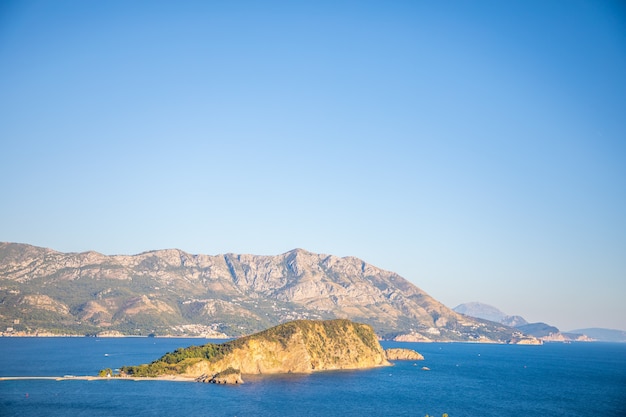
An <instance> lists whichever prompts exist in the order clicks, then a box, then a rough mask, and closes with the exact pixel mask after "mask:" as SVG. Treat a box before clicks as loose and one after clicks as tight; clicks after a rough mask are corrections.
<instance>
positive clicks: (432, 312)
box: [0, 243, 519, 341]
mask: <svg viewBox="0 0 626 417" xmlns="http://www.w3.org/2000/svg"><path fill="white" fill-rule="evenodd" d="M0 300H1V301H2V302H1V303H0V326H2V327H1V328H0V329H2V330H5V329H7V330H6V333H16V332H30V333H33V332H36V331H48V332H54V333H74V334H81V333H83V334H84V333H98V332H101V331H105V330H106V331H119V332H121V333H123V334H144V335H147V334H157V335H159V334H167V335H205V336H208V337H215V336H219V335H223V334H227V335H229V336H238V335H242V334H250V333H252V332H255V331H259V330H261V329H264V328H268V327H271V326H273V325H277V324H280V323H283V322H286V321H289V320H296V319H333V318H348V319H351V320H356V321H359V322H363V323H367V324H370V325H372V326H373V327H374V329H375V331H376V332H377V333H378V334H379V335H381V336H384V337H388V338H392V337H395V336H398V335H404V337H405V338H408V339H405V340H484V341H506V340H510V339H512V338H515V337H517V336H519V335H515V334H514V333H515V331H514V330H513V329H511V328H509V327H507V326H500V325H497V324H495V323H486V322H484V321H481V320H474V319H472V318H471V317H467V316H463V315H461V314H458V313H456V312H454V311H452V310H450V309H449V308H447V307H446V306H444V305H443V304H441V303H440V302H438V301H437V300H435V299H433V298H432V297H430V296H429V295H428V294H426V293H425V292H424V291H422V290H421V289H419V288H418V287H416V286H415V285H413V284H411V283H410V282H409V281H407V280H406V279H404V278H402V277H401V276H399V275H398V274H395V273H393V272H389V271H384V270H382V269H379V268H376V267H375V266H372V265H370V264H367V263H366V262H364V261H362V260H360V259H357V258H354V257H345V258H339V257H336V256H333V255H322V254H314V253H310V252H307V251H304V250H302V249H295V250H292V251H290V252H287V253H284V254H282V255H277V256H256V255H234V254H226V255H216V256H210V255H192V254H189V253H186V252H183V251H181V250H178V249H169V250H158V251H151V252H145V253H141V254H138V255H132V256H126V255H116V256H105V255H102V254H99V253H96V252H84V253H61V252H56V251H54V250H51V249H45V248H39V247H34V246H29V245H23V244H15V243H0Z"/></svg>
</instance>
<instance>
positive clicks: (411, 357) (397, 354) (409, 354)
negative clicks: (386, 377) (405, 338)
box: [385, 348, 424, 361]
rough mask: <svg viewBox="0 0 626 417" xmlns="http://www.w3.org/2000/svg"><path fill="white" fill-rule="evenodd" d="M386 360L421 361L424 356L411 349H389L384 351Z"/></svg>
mask: <svg viewBox="0 0 626 417" xmlns="http://www.w3.org/2000/svg"><path fill="white" fill-rule="evenodd" d="M385 354H386V355H387V360H390V361H422V360H424V356H422V354H421V353H418V352H416V351H414V350H413V349H402V348H391V349H385Z"/></svg>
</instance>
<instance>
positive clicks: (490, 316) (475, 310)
mask: <svg viewBox="0 0 626 417" xmlns="http://www.w3.org/2000/svg"><path fill="white" fill-rule="evenodd" d="M453 310H454V311H456V312H457V313H461V314H465V315H467V316H470V317H476V318H480V319H485V320H491V321H495V322H496V323H500V324H504V325H506V326H511V327H518V326H522V325H524V324H527V323H528V322H527V321H526V320H524V318H523V317H520V316H509V315H507V314H505V313H503V312H502V311H500V310H499V309H497V308H496V307H494V306H491V305H489V304H485V303H479V302H470V303H464V304H460V305H458V306H456V307H455V308H454V309H453Z"/></svg>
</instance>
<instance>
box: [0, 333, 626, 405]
mask: <svg viewBox="0 0 626 417" xmlns="http://www.w3.org/2000/svg"><path fill="white" fill-rule="evenodd" d="M205 342H206V340H204V339H161V338H122V339H98V338H0V376H63V375H96V374H97V372H98V371H99V370H100V369H103V368H113V369H115V368H118V367H120V366H122V365H136V364H140V363H146V362H150V361H152V360H154V359H156V358H158V357H159V356H161V355H162V354H164V353H166V352H169V351H172V350H174V349H176V348H178V347H185V346H189V345H192V344H195V345H198V344H203V343H205ZM383 345H384V346H385V347H392V346H394V347H395V346H398V347H408V348H412V349H415V350H417V351H419V352H421V353H422V354H423V355H424V356H425V358H426V359H425V360H424V361H420V362H417V363H414V362H397V363H396V365H395V366H394V367H385V368H377V369H371V370H363V371H338V372H324V373H316V374H313V375H300V376H294V375H291V376H272V377H264V378H258V377H257V378H250V377H247V378H245V382H246V383H245V384H244V385H240V386H216V385H212V384H199V383H189V382H165V381H137V382H135V381H124V380H108V381H54V380H18V381H0V416H90V417H92V416H112V415H115V416H137V417H139V416H187V417H194V416H205V415H206V416H208V415H210V416H425V415H426V414H430V415H435V416H441V415H442V414H443V413H448V414H449V415H450V417H457V416H626V344H608V343H572V344H558V343H554V344H545V345H543V346H514V345H513V346H510V345H482V344H461V343H449V344H448V343H432V344H420V343H383ZM423 366H426V367H428V368H430V371H425V370H422V367H423Z"/></svg>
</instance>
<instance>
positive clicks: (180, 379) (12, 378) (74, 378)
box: [0, 375, 195, 382]
mask: <svg viewBox="0 0 626 417" xmlns="http://www.w3.org/2000/svg"><path fill="white" fill-rule="evenodd" d="M22 380H50V381H170V382H172V381H173V382H195V379H194V378H190V377H184V376H178V375H163V376H157V377H142V378H135V377H133V378H129V377H119V376H116V377H106V376H88V375H83V376H75V375H65V376H0V382H1V381H22Z"/></svg>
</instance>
